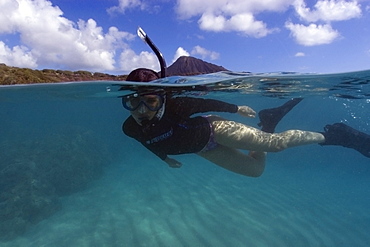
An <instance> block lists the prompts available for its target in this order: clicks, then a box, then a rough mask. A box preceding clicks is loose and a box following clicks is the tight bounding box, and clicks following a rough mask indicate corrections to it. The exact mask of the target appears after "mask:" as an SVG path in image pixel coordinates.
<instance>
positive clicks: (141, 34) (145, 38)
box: [137, 27, 167, 78]
mask: <svg viewBox="0 0 370 247" xmlns="http://www.w3.org/2000/svg"><path fill="white" fill-rule="evenodd" d="M137 35H138V36H139V37H140V39H142V41H144V42H145V43H147V44H148V45H149V46H150V48H151V49H152V50H153V51H154V53H155V55H156V56H157V58H158V60H159V64H160V66H161V78H164V77H166V70H167V65H166V61H165V60H164V57H163V55H162V53H161V52H160V51H159V49H158V48H157V47H156V46H155V44H154V43H153V41H152V40H151V39H150V38H149V37H148V35H147V34H146V33H145V32H144V30H143V29H142V28H141V27H139V28H138V29H137Z"/></svg>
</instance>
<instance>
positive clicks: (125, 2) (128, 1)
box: [107, 0, 146, 14]
mask: <svg viewBox="0 0 370 247" xmlns="http://www.w3.org/2000/svg"><path fill="white" fill-rule="evenodd" d="M133 8H140V9H145V8H146V4H145V3H144V2H142V1H141V0H119V4H118V6H114V7H111V8H109V9H108V10H107V11H108V13H110V14H113V13H115V12H120V13H125V11H126V10H128V9H133Z"/></svg>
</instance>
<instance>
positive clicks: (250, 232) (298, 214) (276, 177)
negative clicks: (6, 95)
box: [0, 95, 370, 247]
mask: <svg viewBox="0 0 370 247" xmlns="http://www.w3.org/2000/svg"><path fill="white" fill-rule="evenodd" d="M31 98H32V97H31ZM222 99H223V100H226V101H228V102H233V103H237V104H247V105H250V106H251V107H253V108H254V109H256V110H257V111H258V110H260V109H263V108H265V107H272V106H276V105H279V104H281V103H284V102H285V101H284V100H282V99H270V98H266V97H259V96H248V95H242V96H240V95H238V96H237V95H235V97H234V96H230V95H229V96H225V97H224V98H222ZM368 104H369V102H368V101H367V100H346V99H333V98H330V97H325V96H324V97H322V96H314V97H308V98H306V99H305V100H304V101H302V102H301V103H300V104H299V105H298V106H297V107H296V108H295V109H294V110H293V111H292V112H291V113H289V115H287V116H286V118H285V119H284V120H283V121H282V122H281V124H280V125H279V127H278V129H277V130H278V131H282V130H286V129H290V128H299V129H307V130H322V127H323V126H324V125H325V124H327V123H333V122H338V121H343V122H346V123H347V124H350V125H351V126H353V127H355V128H359V129H361V130H364V131H367V132H368V133H370V127H369V124H368V123H369V117H368V116H369V115H370V114H369V110H368ZM6 107H8V108H6ZM9 107H10V108H9ZM6 109H8V110H6ZM9 109H10V110H9ZM1 110H2V111H1V113H2V116H5V115H6V116H7V120H6V124H7V125H6V124H5V126H7V127H9V128H11V126H14V128H22V129H23V131H22V133H24V132H27V131H25V128H44V127H45V126H48V128H53V125H58V124H60V123H62V122H63V123H65V124H73V125H79V126H85V127H86V128H89V129H91V130H93V131H94V133H96V135H97V136H99V138H100V140H101V142H102V143H105V144H108V145H109V147H110V157H109V158H111V159H112V163H111V164H110V165H109V166H108V167H106V168H105V169H104V175H103V176H102V177H101V178H100V179H98V180H95V181H93V182H92V183H90V185H89V187H88V188H86V189H85V190H83V191H80V192H78V193H75V194H72V195H69V196H65V197H63V198H62V199H61V201H62V209H61V210H60V211H58V212H57V213H55V214H54V215H52V216H51V217H49V218H47V219H45V220H43V221H41V222H39V223H38V224H36V225H34V226H32V227H31V228H30V229H29V230H28V231H27V232H26V233H25V234H24V235H23V236H20V237H18V238H16V239H13V240H10V241H3V242H0V246H1V247H9V246H35V247H36V246H37V247H40V246H79V247H80V246H99V247H100V246H150V247H155V246H171V247H172V246H212V247H215V246H369V245H370V234H369V229H370V209H369V205H370V186H369V183H370V160H369V159H368V158H365V157H363V156H362V155H361V154H359V153H357V152H356V151H353V150H349V149H345V148H341V147H321V146H319V145H310V146H305V147H298V148H293V149H290V150H286V151H283V152H280V153H272V154H268V158H267V166H266V170H265V173H264V174H263V175H262V176H261V177H259V178H248V177H243V176H241V175H237V174H233V173H231V172H229V171H226V170H223V169H222V168H219V167H217V166H215V165H213V164H211V163H209V162H207V161H204V160H202V159H201V158H200V157H197V156H196V155H181V156H178V157H177V159H178V160H180V161H181V162H182V163H183V167H182V168H180V169H171V168H168V167H166V165H165V164H164V163H163V162H162V161H161V160H159V159H158V158H157V157H155V156H154V155H153V154H151V153H149V152H148V151H147V150H146V149H145V148H143V147H142V146H141V145H140V144H138V143H136V142H135V141H133V140H130V139H128V138H127V137H125V136H124V135H123V134H122V132H121V129H120V128H121V124H122V122H123V121H124V119H125V118H126V117H127V112H125V111H124V110H123V109H122V108H121V106H120V102H119V100H117V99H110V98H108V99H87V100H81V99H66V100H63V99H61V98H60V97H59V98H58V99H57V100H49V101H43V100H42V99H40V98H38V99H37V100H35V101H32V100H31V101H30V99H22V100H19V102H18V101H17V100H10V101H9V100H8V101H7V102H6V103H5V104H2V108H1ZM225 116H226V117H228V118H234V119H236V120H238V121H243V122H244V123H248V124H251V125H253V126H257V125H256V123H257V122H258V121H257V120H250V119H244V118H242V117H237V116H235V115H232V114H227V115H225ZM25 122H27V124H24V123H25ZM22 123H23V124H24V125H22ZM40 126H41V127H40ZM7 138H10V137H8V136H7ZM20 141H21V140H20Z"/></svg>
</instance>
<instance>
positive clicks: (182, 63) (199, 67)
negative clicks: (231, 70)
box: [166, 56, 227, 76]
mask: <svg viewBox="0 0 370 247" xmlns="http://www.w3.org/2000/svg"><path fill="white" fill-rule="evenodd" d="M219 71H227V69H225V68H224V67H222V66H218V65H215V64H212V63H207V62H205V61H203V60H201V59H198V58H195V57H187V56H182V57H179V58H178V59H177V60H176V61H175V62H174V63H173V64H172V65H171V66H169V67H168V68H167V74H166V75H167V76H175V75H182V76H188V75H199V74H209V73H215V72H219Z"/></svg>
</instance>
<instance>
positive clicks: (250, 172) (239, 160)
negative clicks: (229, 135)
mask: <svg viewBox="0 0 370 247" xmlns="http://www.w3.org/2000/svg"><path fill="white" fill-rule="evenodd" d="M198 155H199V156H201V157H203V158H205V159H207V160H209V161H211V162H212V163H214V164H216V165H218V166H221V167H223V168H225V169H227V170H229V171H232V172H235V173H238V174H241V175H244V176H249V177H259V176H261V175H262V173H263V171H264V169H265V160H266V153H265V152H255V151H251V152H249V154H245V153H243V152H241V151H239V150H236V149H233V148H229V147H225V146H222V145H218V146H217V147H216V148H215V149H212V150H210V151H207V152H200V153H198Z"/></svg>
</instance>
